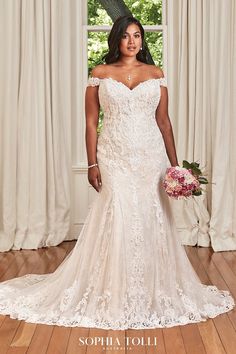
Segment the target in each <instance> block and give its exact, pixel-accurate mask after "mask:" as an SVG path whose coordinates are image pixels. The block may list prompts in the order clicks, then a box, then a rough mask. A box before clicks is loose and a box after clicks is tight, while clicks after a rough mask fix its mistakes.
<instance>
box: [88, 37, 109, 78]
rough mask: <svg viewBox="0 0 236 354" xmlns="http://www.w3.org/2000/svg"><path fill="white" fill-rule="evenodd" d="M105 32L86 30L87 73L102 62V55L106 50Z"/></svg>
mask: <svg viewBox="0 0 236 354" xmlns="http://www.w3.org/2000/svg"><path fill="white" fill-rule="evenodd" d="M107 37H108V33H107V32H88V73H89V74H90V71H91V69H92V68H93V67H94V66H96V65H98V64H100V63H103V60H102V57H103V56H104V55H105V54H106V53H107V52H108V46H107Z"/></svg>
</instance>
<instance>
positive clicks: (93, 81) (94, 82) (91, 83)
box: [87, 77, 100, 87]
mask: <svg viewBox="0 0 236 354" xmlns="http://www.w3.org/2000/svg"><path fill="white" fill-rule="evenodd" d="M87 85H88V86H92V87H95V86H99V85H100V79H99V78H98V77H89V78H88V83H87Z"/></svg>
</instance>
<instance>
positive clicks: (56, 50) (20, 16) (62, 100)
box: [0, 0, 75, 251]
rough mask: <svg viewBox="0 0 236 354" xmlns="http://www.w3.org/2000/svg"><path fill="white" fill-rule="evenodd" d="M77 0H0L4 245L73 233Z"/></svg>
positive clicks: (54, 240)
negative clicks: (73, 53)
mask: <svg viewBox="0 0 236 354" xmlns="http://www.w3.org/2000/svg"><path fill="white" fill-rule="evenodd" d="M72 5H73V2H70V1H62V0H54V1H53V0H17V1H8V0H1V2H0V44H1V56H0V78H1V80H0V128H1V131H0V139H1V144H0V148H1V151H0V157H1V158H0V193H1V195H0V250H1V251H6V250H10V249H21V248H23V249H36V248H38V247H43V246H54V245H57V244H59V243H60V242H62V241H63V240H64V239H65V238H66V237H67V235H68V230H69V226H70V185H71V152H70V150H71V148H70V141H71V137H70V134H71V129H70V124H71V123H70V122H71V97H72V96H73V95H72V94H71V83H72V73H71V41H72V29H73V23H74V22H73V21H75V19H74V18H71V16H72V14H73V8H72Z"/></svg>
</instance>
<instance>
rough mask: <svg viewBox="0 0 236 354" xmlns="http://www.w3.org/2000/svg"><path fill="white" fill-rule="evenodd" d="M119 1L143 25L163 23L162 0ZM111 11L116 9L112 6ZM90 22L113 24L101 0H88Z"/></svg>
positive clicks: (93, 23)
mask: <svg viewBox="0 0 236 354" xmlns="http://www.w3.org/2000/svg"><path fill="white" fill-rule="evenodd" d="M117 3H118V4H119V3H125V5H126V6H127V7H128V8H129V10H130V11H131V13H132V14H133V16H135V17H137V19H138V20H140V21H141V23H142V25H161V23H162V0H124V1H123V0H117ZM111 11H114V9H112V7H111ZM88 24H89V25H112V20H111V18H110V16H109V15H108V14H107V12H106V10H104V8H103V7H102V5H101V4H100V2H99V0H88Z"/></svg>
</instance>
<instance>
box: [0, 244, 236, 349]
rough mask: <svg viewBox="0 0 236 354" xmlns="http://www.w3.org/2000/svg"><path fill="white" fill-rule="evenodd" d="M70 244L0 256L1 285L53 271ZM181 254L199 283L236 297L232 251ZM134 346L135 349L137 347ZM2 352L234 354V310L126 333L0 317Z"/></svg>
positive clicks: (202, 250) (235, 264) (194, 250)
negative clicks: (101, 342)
mask: <svg viewBox="0 0 236 354" xmlns="http://www.w3.org/2000/svg"><path fill="white" fill-rule="evenodd" d="M74 244H75V243H74V242H64V243H62V244H61V245H60V246H57V247H51V248H48V249H46V248H45V249H39V250H37V251H31V250H30V251H28V250H27V251H26V250H24V251H20V252H19V251H11V252H7V253H1V254H0V280H1V281H3V280H6V279H10V278H13V277H15V276H20V275H24V274H27V273H48V272H52V271H53V270H54V269H56V267H57V266H58V265H59V264H60V263H61V261H62V260H63V259H64V258H65V256H66V255H67V254H68V252H69V251H70V250H71V249H72V248H73V246H74ZM185 249H186V252H187V255H188V257H189V259H190V261H191V263H192V265H193V267H194V269H195V270H196V272H197V274H198V276H199V277H200V279H201V281H202V282H204V283H205V284H214V285H216V286H218V287H219V288H220V289H226V290H230V292H231V293H232V295H233V296H234V298H236V251H235V252H220V253H213V252H212V250H211V249H210V248H197V247H185ZM95 337H99V338H100V339H101V338H102V337H103V338H108V339H109V341H112V339H113V346H111V345H109V343H108V344H107V345H106V344H105V345H100V346H99V345H97V346H95V345H91V344H92V342H93V343H94V341H95ZM128 337H129V342H130V343H131V345H126V346H125V338H128ZM134 337H135V338H134ZM148 337H149V340H150V344H154V340H156V342H157V346H156V347H154V345H147V344H148ZM85 338H87V344H88V345H86V344H85V345H80V344H83V342H85ZM132 338H133V339H132ZM104 340H105V339H104ZM118 341H119V343H118ZM142 341H143V344H146V346H145V345H143V344H142ZM110 343H111V342H110ZM132 343H133V345H132ZM138 343H140V345H137V344H138ZM3 353H9V354H10V353H11V354H13V353H14V354H23V353H30V354H43V353H47V354H64V353H67V354H80V353H86V354H91V353H102V354H105V353H106V354H107V353H109V354H111V353H112V354H117V353H122V354H124V353H132V354H136V353H137V354H141V353H148V354H152V353H160V354H164V353H168V354H171V353H175V354H182V353H183V354H184V353H188V354H202V353H210V354H219V353H220V354H222V353H228V354H235V353H236V310H235V309H234V310H232V311H231V312H229V313H227V314H223V315H220V316H217V317H216V318H214V319H210V320H207V321H206V322H200V323H198V324H191V325H186V326H178V327H172V328H165V329H152V330H127V331H106V330H99V329H87V328H79V327H77V328H66V327H59V326H47V325H36V324H31V323H25V322H23V321H17V320H12V319H10V318H9V316H0V354H3Z"/></svg>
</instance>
